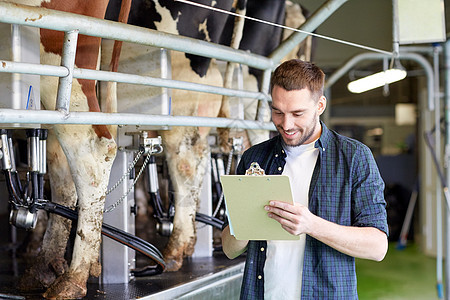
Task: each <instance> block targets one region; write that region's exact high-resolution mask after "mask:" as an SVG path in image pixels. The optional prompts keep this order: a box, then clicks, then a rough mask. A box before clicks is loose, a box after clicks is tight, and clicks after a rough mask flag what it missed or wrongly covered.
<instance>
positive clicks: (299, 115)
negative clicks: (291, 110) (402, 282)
mask: <svg viewBox="0 0 450 300" xmlns="http://www.w3.org/2000/svg"><path fill="white" fill-rule="evenodd" d="M301 116H303V113H297V114H294V117H301Z"/></svg>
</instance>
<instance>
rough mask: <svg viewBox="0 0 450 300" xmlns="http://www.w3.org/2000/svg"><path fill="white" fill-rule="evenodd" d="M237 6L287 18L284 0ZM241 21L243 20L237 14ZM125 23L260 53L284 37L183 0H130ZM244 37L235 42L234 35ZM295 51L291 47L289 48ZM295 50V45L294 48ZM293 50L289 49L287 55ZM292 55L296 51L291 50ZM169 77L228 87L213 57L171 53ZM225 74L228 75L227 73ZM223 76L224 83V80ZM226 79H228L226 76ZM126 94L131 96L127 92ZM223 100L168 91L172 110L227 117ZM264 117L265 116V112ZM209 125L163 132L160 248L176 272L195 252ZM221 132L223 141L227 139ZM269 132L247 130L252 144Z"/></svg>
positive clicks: (224, 5) (253, 76) (295, 9)
mask: <svg viewBox="0 0 450 300" xmlns="http://www.w3.org/2000/svg"><path fill="white" fill-rule="evenodd" d="M119 4H120V1H112V2H111V3H110V8H109V11H108V12H107V16H106V17H107V18H110V19H115V17H116V16H114V14H113V13H112V12H110V11H114V6H115V8H116V9H115V10H116V11H117V10H118V7H119ZM211 5H213V6H214V7H215V8H219V9H222V10H225V11H229V10H232V9H233V10H234V9H236V8H234V7H233V1H213V2H212V4H211ZM287 5H288V6H287V7H288V10H287V11H289V12H291V13H293V16H289V17H290V18H289V19H290V20H291V22H292V24H289V25H291V26H294V27H298V26H300V24H302V23H303V22H304V21H305V18H304V17H303V15H302V14H301V11H300V7H299V6H298V5H297V6H295V5H293V4H292V3H290V2H288V4H287ZM237 9H238V11H240V12H241V13H244V12H245V13H246V14H247V16H248V17H251V18H256V19H263V20H265V21H269V22H272V23H278V24H283V23H284V22H285V12H286V4H285V1H284V0H283V1H270V0H265V1H261V0H259V1H240V2H239V3H238V4H237ZM241 20H242V19H241ZM129 24H132V25H138V26H145V27H148V28H151V29H156V30H158V31H162V32H167V33H172V34H180V35H183V36H188V37H192V38H196V39H202V40H207V41H210V42H213V43H219V44H223V45H226V46H230V45H232V44H237V45H236V46H235V47H236V48H240V49H242V50H247V51H250V52H252V53H256V54H260V55H268V54H270V53H271V52H272V51H273V50H274V49H275V48H276V47H277V46H278V45H279V44H280V42H281V40H282V39H283V38H286V37H287V35H288V34H287V35H286V36H282V34H283V31H282V30H281V29H280V28H277V27H274V26H270V25H264V24H260V23H256V22H246V23H245V25H244V26H243V31H242V32H240V33H239V32H238V33H233V28H235V25H234V17H228V16H226V15H224V14H221V13H218V12H213V11H210V10H207V9H204V8H198V7H195V6H190V5H187V4H185V3H181V2H176V1H168V0H159V1H145V0H134V2H133V6H132V8H131V12H130V16H129ZM236 35H237V36H242V37H241V38H239V40H238V41H236V40H233V41H232V37H233V36H236ZM293 51H294V52H295V50H293ZM297 51H298V49H297ZM291 55H293V54H291ZM294 55H296V53H295V54H294ZM171 65H172V79H175V80H180V81H191V82H198V83H203V84H208V85H216V86H222V85H225V86H226V87H230V86H227V80H224V79H223V78H222V74H221V73H220V72H219V70H218V67H217V64H216V62H215V61H214V60H211V59H209V58H205V57H198V56H194V55H190V54H184V53H180V52H172V53H171ZM246 70H247V73H248V76H245V77H246V79H247V80H246V83H245V89H247V90H254V91H258V90H259V82H260V81H261V76H262V72H261V71H259V70H256V69H251V70H248V69H246ZM225 77H226V75H225ZM224 81H225V83H224ZM228 82H229V81H228ZM129 97H130V96H129ZM225 100H226V99H223V98H222V97H221V96H218V95H207V96H206V95H205V94H202V93H197V92H191V91H185V90H177V89H174V90H172V107H173V112H172V114H173V115H196V116H218V115H219V116H223V117H229V115H228V113H227V111H226V110H224V108H226V104H224V102H225ZM246 106H247V109H246V111H247V112H248V115H247V118H248V119H255V117H256V111H257V101H255V100H247V104H246ZM266 121H268V116H267V115H266ZM209 133H210V128H195V127H173V128H172V129H171V130H169V131H161V132H159V135H161V136H162V141H163V144H164V149H165V155H166V160H167V162H168V168H169V174H170V178H171V180H172V183H173V187H174V195H175V217H174V221H173V232H172V234H171V236H170V238H169V241H168V244H167V246H166V247H165V249H164V251H163V255H164V260H165V262H166V270H167V271H176V270H178V269H179V268H180V267H181V266H182V262H183V258H184V257H185V256H190V255H192V253H193V250H194V245H195V242H196V232H195V228H196V227H195V214H196V210H197V207H198V203H199V193H200V190H201V187H202V182H203V180H204V175H205V172H206V166H207V165H208V159H209V153H210V149H209V145H208V142H207V136H208V135H209ZM226 137H227V135H226V134H225V135H224V137H223V139H225V141H222V145H224V144H226V143H225V142H226ZM267 137H268V133H267V132H264V134H263V135H262V136H261V132H255V131H252V132H250V133H249V139H250V143H252V144H253V143H257V142H260V141H262V140H265V139H267Z"/></svg>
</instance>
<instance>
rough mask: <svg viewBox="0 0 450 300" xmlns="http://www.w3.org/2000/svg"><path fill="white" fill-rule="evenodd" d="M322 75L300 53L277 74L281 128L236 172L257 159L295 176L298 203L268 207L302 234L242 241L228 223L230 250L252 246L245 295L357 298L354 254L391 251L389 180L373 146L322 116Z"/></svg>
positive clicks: (225, 239) (275, 112) (377, 255)
mask: <svg viewBox="0 0 450 300" xmlns="http://www.w3.org/2000/svg"><path fill="white" fill-rule="evenodd" d="M324 81H325V75H324V73H323V72H322V70H320V69H319V68H318V67H317V66H315V65H314V64H312V63H309V62H304V61H301V60H290V61H287V62H284V63H283V64H281V65H280V66H279V67H278V68H277V69H276V70H275V72H274V73H273V75H272V79H271V84H270V87H271V94H272V122H273V123H274V125H275V126H276V128H277V130H278V132H279V135H278V136H276V137H274V138H272V139H270V140H268V141H266V142H263V143H261V144H258V145H255V146H253V147H251V148H250V149H248V150H247V151H246V152H245V153H244V154H243V156H242V159H241V161H240V163H239V166H238V169H237V173H238V174H245V171H246V169H248V168H249V167H250V165H251V164H252V163H253V162H257V163H258V164H259V165H260V167H261V168H262V169H264V170H265V173H266V174H285V175H288V176H289V179H290V182H291V189H292V192H293V197H294V205H290V204H287V203H283V202H280V201H276V199H274V201H270V203H268V204H267V206H265V209H266V211H267V213H268V217H269V218H273V219H274V220H276V221H278V222H279V223H280V224H281V226H282V227H283V228H284V229H285V230H286V231H287V232H289V233H290V234H293V235H299V236H300V240H299V241H241V240H236V239H235V238H234V236H231V235H230V231H229V227H228V226H226V227H225V228H224V230H223V232H222V245H223V251H224V252H225V254H226V255H227V256H228V257H229V258H235V257H237V256H239V255H240V254H242V253H243V252H245V251H247V261H246V266H245V271H244V279H243V283H242V289H241V299H357V298H358V294H357V288H356V272H355V257H358V258H364V259H371V260H375V261H381V260H382V259H383V258H384V256H385V255H386V252H387V247H388V242H387V234H388V225H387V220H386V209H385V206H386V203H385V200H384V182H383V180H382V178H381V176H380V174H379V171H378V168H377V165H376V163H375V160H374V158H373V156H372V153H371V151H370V149H369V148H368V147H367V146H365V145H363V144H362V143H360V142H358V141H356V140H353V139H350V138H347V137H344V136H341V135H339V134H337V133H336V132H334V131H331V130H329V129H328V128H327V127H326V126H325V124H324V123H322V122H321V121H320V119H319V117H320V115H321V114H322V113H323V111H324V110H325V107H326V98H325V97H324V96H323V86H324ZM242 201H246V199H242Z"/></svg>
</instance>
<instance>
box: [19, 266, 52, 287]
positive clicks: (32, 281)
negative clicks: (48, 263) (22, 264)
mask: <svg viewBox="0 0 450 300" xmlns="http://www.w3.org/2000/svg"><path fill="white" fill-rule="evenodd" d="M55 279H56V275H55V273H54V272H52V271H51V270H50V269H49V268H38V267H31V268H30V269H28V270H26V271H25V273H24V274H23V275H22V276H21V277H20V280H19V283H18V284H17V288H18V289H19V290H21V291H43V290H45V289H46V288H48V287H49V286H50V285H51V284H52V283H53V282H54V281H55Z"/></svg>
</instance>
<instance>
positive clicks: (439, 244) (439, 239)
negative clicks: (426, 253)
mask: <svg viewBox="0 0 450 300" xmlns="http://www.w3.org/2000/svg"><path fill="white" fill-rule="evenodd" d="M435 48H436V47H435ZM433 71H434V86H433V89H434V98H435V108H436V109H435V110H434V127H435V142H434V143H435V144H434V151H435V157H436V166H437V167H440V165H441V105H440V95H439V52H438V51H434V53H433ZM443 183H445V182H443ZM442 188H443V186H442V184H441V182H440V181H439V180H437V181H436V249H437V250H436V281H437V284H436V288H437V294H438V297H439V298H440V299H442V298H443V289H442V274H443V270H442V266H443V260H444V257H443V236H442V234H443V233H442V192H441V191H442Z"/></svg>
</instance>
